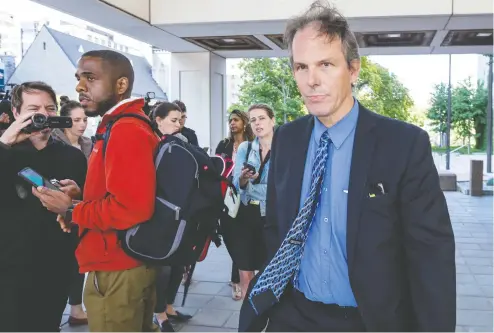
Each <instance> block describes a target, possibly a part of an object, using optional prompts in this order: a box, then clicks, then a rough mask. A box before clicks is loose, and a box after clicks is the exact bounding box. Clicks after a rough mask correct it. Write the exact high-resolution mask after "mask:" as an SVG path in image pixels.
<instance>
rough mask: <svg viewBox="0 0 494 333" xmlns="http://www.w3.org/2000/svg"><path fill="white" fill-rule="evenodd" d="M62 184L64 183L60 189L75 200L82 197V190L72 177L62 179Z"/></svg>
mask: <svg viewBox="0 0 494 333" xmlns="http://www.w3.org/2000/svg"><path fill="white" fill-rule="evenodd" d="M60 184H62V186H61V187H60V190H61V191H62V192H63V193H65V194H67V195H68V196H69V197H71V198H72V199H73V200H78V199H82V191H81V189H80V188H79V185H77V183H76V182H75V181H73V180H71V179H64V180H61V181H60Z"/></svg>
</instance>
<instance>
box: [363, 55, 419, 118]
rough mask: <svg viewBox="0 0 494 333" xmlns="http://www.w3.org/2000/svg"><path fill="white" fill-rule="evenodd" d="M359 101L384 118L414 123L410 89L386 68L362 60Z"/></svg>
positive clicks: (365, 59) (364, 58)
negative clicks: (411, 112)
mask: <svg viewBox="0 0 494 333" xmlns="http://www.w3.org/2000/svg"><path fill="white" fill-rule="evenodd" d="M355 89H356V93H357V96H358V98H359V101H360V102H361V103H362V104H363V105H364V106H365V107H367V108H369V109H370V110H372V111H375V112H377V113H379V114H382V115H384V116H388V117H391V118H395V119H399V120H403V121H412V120H414V119H415V118H413V117H412V116H411V114H410V110H411V108H412V107H413V100H412V98H411V97H410V95H409V93H408V89H407V88H406V87H405V86H404V85H403V84H402V83H401V82H400V81H399V80H398V77H397V76H396V75H395V74H393V73H390V72H389V71H388V70H387V69H386V68H384V67H382V66H381V65H379V64H376V63H373V62H372V61H371V60H369V59H368V58H367V57H362V58H361V69H360V75H359V80H358V82H357V84H356V86H355Z"/></svg>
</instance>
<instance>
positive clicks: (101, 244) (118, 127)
mask: <svg viewBox="0 0 494 333" xmlns="http://www.w3.org/2000/svg"><path fill="white" fill-rule="evenodd" d="M75 76H76V78H77V81H78V82H79V83H78V84H77V87H76V90H77V92H78V93H79V100H80V102H81V104H82V106H83V107H84V109H85V111H86V114H87V115H88V116H90V117H95V116H103V118H102V121H101V123H100V125H99V126H98V129H97V135H99V136H101V135H103V134H104V133H105V127H106V125H107V124H108V122H110V121H112V120H115V117H117V116H119V115H123V114H136V115H139V116H142V117H146V116H145V114H144V112H143V111H142V107H143V106H144V99H142V98H139V99H132V98H130V96H131V92H132V86H133V83H134V71H133V69H132V65H131V63H130V61H129V60H128V59H127V58H126V57H125V56H123V55H122V54H120V53H118V52H114V51H107V50H103V51H90V52H87V53H85V54H84V55H83V56H82V57H81V59H80V60H79V63H78V67H77V72H76V75H75ZM157 144H158V137H157V135H156V134H154V133H153V130H152V128H151V127H150V126H149V125H148V124H147V123H145V122H144V121H143V120H140V119H136V118H133V117H126V118H122V119H120V120H118V121H116V122H115V123H114V125H113V127H112V130H111V136H110V139H109V140H108V145H107V147H106V151H105V153H104V154H103V140H99V141H97V142H96V144H95V146H94V149H93V152H92V154H91V157H90V159H89V165H88V175H87V182H86V186H85V188H84V199H83V201H82V202H80V203H78V204H76V205H72V202H71V200H70V199H69V198H68V197H67V196H65V195H64V194H63V193H58V192H56V191H51V190H48V189H40V191H39V192H38V193H37V196H38V197H39V198H40V200H41V202H43V204H44V205H45V206H46V207H47V209H49V210H51V211H52V212H55V213H57V214H59V215H60V217H59V222H60V226H61V227H62V229H64V230H65V231H70V226H71V225H73V224H75V225H78V226H79V230H80V236H81V239H80V244H79V247H78V249H77V252H76V256H77V260H78V262H79V266H80V272H81V273H86V272H89V275H88V278H87V282H86V287H85V290H84V304H85V306H86V309H87V314H88V321H89V329H90V331H98V332H110V331H117V332H118V331H133V332H138V331H144V332H146V331H152V330H156V329H157V327H156V326H155V325H154V324H153V310H154V304H155V298H156V295H155V279H156V271H155V269H154V268H152V267H147V266H146V265H143V264H142V263H141V262H139V261H137V260H135V259H133V258H131V257H129V256H128V255H127V254H125V253H124V251H123V250H122V248H121V246H120V243H119V239H118V236H117V231H118V230H125V229H128V228H130V227H132V226H134V225H136V224H138V223H141V222H143V221H146V220H148V219H149V218H150V217H151V215H152V214H153V211H154V200H155V187H156V176H155V169H154V158H153V157H154V153H155V149H156V147H157Z"/></svg>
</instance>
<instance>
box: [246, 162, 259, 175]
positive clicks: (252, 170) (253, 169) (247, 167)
mask: <svg viewBox="0 0 494 333" xmlns="http://www.w3.org/2000/svg"><path fill="white" fill-rule="evenodd" d="M244 169H249V170H250V171H251V172H252V173H256V167H255V166H253V165H252V164H249V163H244Z"/></svg>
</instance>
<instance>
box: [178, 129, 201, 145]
mask: <svg viewBox="0 0 494 333" xmlns="http://www.w3.org/2000/svg"><path fill="white" fill-rule="evenodd" d="M181 133H182V135H183V136H185V137H186V138H187V141H188V142H189V143H190V144H192V145H194V146H199V142H198V141H197V135H196V132H195V131H194V130H192V129H190V128H187V127H184V128H183V129H182V131H181Z"/></svg>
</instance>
